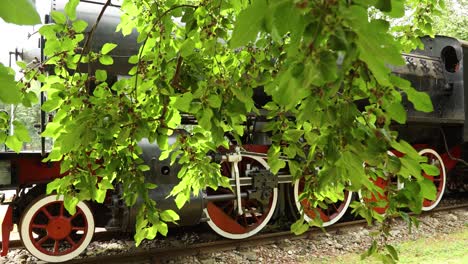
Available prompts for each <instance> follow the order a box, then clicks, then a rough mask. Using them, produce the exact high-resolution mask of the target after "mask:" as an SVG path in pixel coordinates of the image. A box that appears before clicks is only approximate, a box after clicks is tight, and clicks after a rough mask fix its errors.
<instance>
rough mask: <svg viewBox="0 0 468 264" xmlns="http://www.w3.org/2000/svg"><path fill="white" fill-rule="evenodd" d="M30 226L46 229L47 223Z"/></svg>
mask: <svg viewBox="0 0 468 264" xmlns="http://www.w3.org/2000/svg"><path fill="white" fill-rule="evenodd" d="M31 227H32V228H38V229H46V228H47V225H39V224H32V225H31Z"/></svg>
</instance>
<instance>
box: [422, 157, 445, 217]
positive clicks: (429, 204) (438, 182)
mask: <svg viewBox="0 0 468 264" xmlns="http://www.w3.org/2000/svg"><path fill="white" fill-rule="evenodd" d="M419 155H421V156H424V157H427V163H428V164H430V165H434V166H436V167H437V168H438V169H439V175H435V176H431V175H427V174H426V173H424V172H423V176H424V177H425V178H427V179H429V180H431V181H432V182H433V183H434V185H435V187H436V190H437V195H436V199H435V200H433V201H432V200H428V199H424V201H423V207H422V210H423V211H430V210H432V209H434V208H435V207H436V206H437V205H438V204H439V202H440V201H441V200H442V196H443V195H444V190H445V183H446V181H447V179H446V174H445V165H444V162H443V161H442V158H441V157H440V155H439V154H438V153H437V152H436V151H435V150H433V149H423V150H421V151H419Z"/></svg>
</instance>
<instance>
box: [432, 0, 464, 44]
mask: <svg viewBox="0 0 468 264" xmlns="http://www.w3.org/2000/svg"><path fill="white" fill-rule="evenodd" d="M446 5H447V7H446V9H445V10H444V11H443V12H442V14H441V15H440V17H437V18H435V23H434V25H433V26H434V32H435V33H436V34H437V35H445V36H451V37H455V38H458V39H462V40H468V0H449V1H447V2H446Z"/></svg>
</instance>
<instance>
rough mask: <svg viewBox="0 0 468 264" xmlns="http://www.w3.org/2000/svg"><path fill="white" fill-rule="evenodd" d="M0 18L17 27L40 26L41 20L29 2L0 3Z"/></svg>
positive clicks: (27, 0)
mask: <svg viewBox="0 0 468 264" xmlns="http://www.w3.org/2000/svg"><path fill="white" fill-rule="evenodd" d="M0 18H2V19H3V20H4V21H5V22H8V23H14V24H18V25H36V24H41V18H40V17H39V14H38V13H37V11H36V8H35V6H34V2H33V1H31V0H2V1H0Z"/></svg>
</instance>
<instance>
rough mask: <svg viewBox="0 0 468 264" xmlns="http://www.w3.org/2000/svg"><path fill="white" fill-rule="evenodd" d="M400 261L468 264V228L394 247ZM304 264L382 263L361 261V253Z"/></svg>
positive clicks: (313, 260)
mask: <svg viewBox="0 0 468 264" xmlns="http://www.w3.org/2000/svg"><path fill="white" fill-rule="evenodd" d="M393 246H394V247H395V248H396V249H397V251H398V256H399V259H400V261H399V262H398V263H418V264H419V263H424V264H436V263H444V264H445V263H451V264H465V263H468V226H466V225H465V227H464V228H463V229H462V230H461V232H459V233H453V234H439V235H436V236H433V237H429V238H419V239H417V240H414V241H407V242H403V243H400V244H395V245H393ZM303 263H307V264H312V263H314V264H316V263H324V264H325V263H326V264H329V263H336V264H338V263H343V264H344V263H346V264H348V263H381V262H380V261H377V260H375V259H372V258H368V259H365V260H364V261H361V258H360V253H350V254H346V255H341V256H327V257H324V258H308V259H306V260H305V261H304V262H303Z"/></svg>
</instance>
